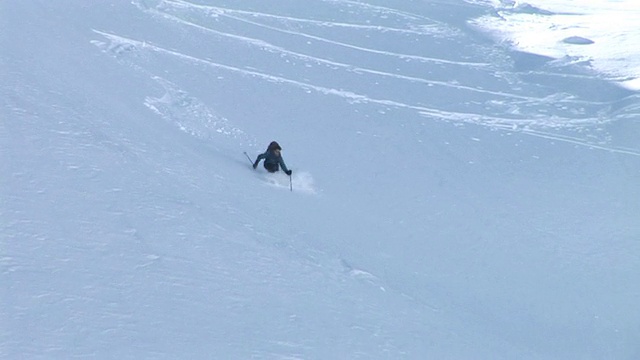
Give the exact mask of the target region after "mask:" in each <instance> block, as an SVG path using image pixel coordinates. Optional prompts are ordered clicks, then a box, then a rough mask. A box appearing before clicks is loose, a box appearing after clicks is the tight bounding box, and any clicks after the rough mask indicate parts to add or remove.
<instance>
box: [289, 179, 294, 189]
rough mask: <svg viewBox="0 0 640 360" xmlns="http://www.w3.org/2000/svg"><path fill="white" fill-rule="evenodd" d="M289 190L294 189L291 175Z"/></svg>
mask: <svg viewBox="0 0 640 360" xmlns="http://www.w3.org/2000/svg"><path fill="white" fill-rule="evenodd" d="M289 190H290V191H293V181H291V175H289Z"/></svg>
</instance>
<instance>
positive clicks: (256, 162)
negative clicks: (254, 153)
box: [253, 153, 267, 169]
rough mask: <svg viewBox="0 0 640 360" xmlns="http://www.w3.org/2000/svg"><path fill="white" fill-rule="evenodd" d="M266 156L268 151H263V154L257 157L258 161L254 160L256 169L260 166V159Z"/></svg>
mask: <svg viewBox="0 0 640 360" xmlns="http://www.w3.org/2000/svg"><path fill="white" fill-rule="evenodd" d="M266 157H267V153H262V154H260V155H258V157H257V158H256V161H254V162H253V168H254V169H255V168H256V167H257V166H258V164H259V163H260V160H263V159H264V158H266Z"/></svg>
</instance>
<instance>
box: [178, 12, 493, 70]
mask: <svg viewBox="0 0 640 360" xmlns="http://www.w3.org/2000/svg"><path fill="white" fill-rule="evenodd" d="M175 2H176V3H179V4H184V5H187V6H195V7H202V8H205V9H207V10H208V11H211V10H214V11H216V12H217V14H218V15H219V16H225V17H228V18H230V19H234V20H237V21H241V22H244V23H247V24H251V25H255V26H259V27H262V28H265V29H269V30H273V31H277V32H281V33H284V34H289V35H295V36H300V37H304V38H307V39H311V40H315V41H319V42H323V43H327V44H332V45H337V46H341V47H344V48H349V49H352V50H358V51H362V52H367V53H372V54H378V55H385V56H390V57H396V58H398V59H402V60H417V61H421V62H424V63H436V64H447V65H459V66H466V67H468V66H471V67H490V66H491V64H489V63H477V62H464V61H453V60H445V59H437V58H429V57H424V56H419V55H410V54H399V53H395V52H391V51H384V50H377V49H371V48H366V47H361V46H357V45H352V44H347V43H344V42H340V41H334V40H330V39H327V38H323V37H320V36H315V35H310V34H306V33H303V32H301V31H292V30H287V29H282V28H279V27H275V26H270V25H265V24H262V23H259V22H257V21H252V20H248V19H247V18H245V17H242V16H243V15H244V16H247V17H251V18H259V17H261V16H263V17H266V16H271V17H275V16H274V15H265V14H262V13H258V12H251V11H240V10H231V9H227V8H221V7H215V6H204V5H195V4H191V3H188V2H186V1H182V0H176V1H175ZM166 3H169V1H166ZM233 13H237V14H238V15H240V16H234V15H230V14H233ZM280 18H281V19H289V20H290V19H292V18H285V17H280ZM298 21H301V20H300V19H298ZM326 23H327V24H328V22H326ZM331 24H340V23H333V22H331ZM380 28H381V29H388V30H390V31H391V30H392V29H393V28H388V27H380ZM423 35H427V34H424V33H423Z"/></svg>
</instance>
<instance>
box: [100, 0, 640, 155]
mask: <svg viewBox="0 0 640 360" xmlns="http://www.w3.org/2000/svg"><path fill="white" fill-rule="evenodd" d="M320 1H322V2H324V3H327V4H332V5H335V6H339V7H346V8H358V9H360V10H362V11H366V12H369V13H371V14H378V15H379V16H380V18H391V17H395V18H397V19H402V20H403V21H406V22H407V25H406V27H407V28H399V27H390V26H382V25H376V24H366V25H364V24H352V23H345V22H336V21H326V20H315V19H305V18H300V17H292V16H282V15H277V14H270V13H264V12H259V11H248V10H241V9H231V8H227V7H219V6H212V5H200V4H195V3H192V2H189V1H185V0H160V1H158V2H156V3H155V6H154V5H147V4H144V3H143V2H141V1H138V0H136V1H134V2H133V4H135V5H136V6H137V7H138V9H140V10H141V11H143V12H146V13H148V14H150V15H151V16H156V17H160V18H164V19H165V20H167V21H171V22H174V23H177V24H179V25H182V26H188V27H193V28H196V29H198V30H200V31H203V32H205V33H208V34H213V35H215V36H218V37H221V38H226V39H231V40H232V41H238V42H242V43H244V44H247V45H249V46H251V47H254V48H256V49H258V50H260V51H266V52H270V53H275V54H279V55H280V56H282V57H288V58H292V59H296V60H300V61H304V62H307V63H310V64H311V63H313V64H317V65H322V66H326V67H327V68H329V69H330V70H343V71H346V72H349V73H354V74H358V75H361V74H367V75H371V76H373V77H380V78H387V79H395V80H400V81H406V82H407V83H419V84H426V85H428V86H439V87H443V88H450V89H456V90H460V91H468V92H472V93H477V94H482V95H490V96H493V97H499V98H502V99H504V101H503V100H499V99H495V100H492V101H490V102H489V103H488V106H491V107H494V109H493V112H494V113H496V114H498V113H499V114H505V115H507V116H508V117H504V116H495V115H491V114H489V115H484V114H482V115H481V114H476V113H473V112H453V111H447V110H440V109H437V108H433V107H429V106H425V105H422V104H409V103H406V102H402V101H398V100H392V99H379V98H373V97H370V96H367V95H365V94H361V93H358V92H354V91H349V89H337V88H332V87H327V86H319V85H315V84H313V83H309V82H304V81H300V80H298V79H290V78H285V77H282V76H277V75H273V74H268V73H265V72H262V71H259V70H256V69H246V68H244V69H243V68H239V67H235V66H230V65H225V64H222V63H218V62H215V61H212V60H210V59H203V58H199V57H196V56H192V55H189V54H186V53H184V52H180V51H179V50H176V49H167V48H164V47H162V46H161V45H159V44H152V43H149V42H146V41H143V40H136V39H133V38H129V37H123V36H119V35H116V34H109V33H106V32H102V31H98V30H94V31H95V32H96V33H98V34H100V35H102V36H104V37H106V38H107V39H109V40H110V41H111V43H112V45H110V46H109V48H110V49H115V48H124V49H129V48H132V49H138V50H146V51H152V52H156V53H160V54H164V55H169V56H172V57H176V58H179V59H181V60H182V61H188V62H192V63H194V64H200V65H206V66H209V67H212V68H216V69H218V70H223V71H229V72H233V73H236V74H239V75H241V76H245V77H253V78H258V79H261V80H263V81H268V82H273V83H280V84H286V85H288V86H293V87H296V88H299V89H301V90H303V91H305V92H307V93H312V92H315V93H319V94H323V95H332V96H338V97H341V98H343V99H344V100H345V101H348V102H349V103H352V104H372V105H377V106H382V107H386V108H395V109H405V110H412V111H415V112H417V113H418V114H419V115H420V116H423V117H428V118H435V119H440V120H446V121H449V122H453V123H470V124H475V125H481V126H487V127H490V128H493V129H496V130H500V131H505V132H519V133H523V134H528V135H531V136H535V137H541V138H546V139H550V140H555V141H562V142H567V143H572V144H575V145H580V146H586V147H589V148H594V149H600V150H606V151H612V152H617V153H624V154H628V155H634V156H640V151H638V150H635V149H623V148H615V147H611V146H607V145H606V141H603V140H602V139H595V140H594V139H593V138H587V137H585V138H576V137H570V136H566V135H561V134H556V133H552V132H550V130H552V131H562V130H569V131H581V130H583V129H589V128H597V127H601V126H603V125H605V124H607V123H608V122H611V120H610V119H607V118H604V117H602V116H601V115H596V116H595V117H593V116H591V117H579V116H580V114H582V113H583V112H584V111H585V109H584V108H581V107H580V106H601V107H606V106H609V105H611V103H607V102H590V101H585V100H581V99H576V98H574V97H573V96H572V95H570V94H560V93H558V94H552V95H549V96H546V97H544V98H538V97H531V96H526V95H519V94H515V93H509V92H503V91H492V90H486V89H479V88H476V87H470V86H465V85H464V84H459V83H457V82H454V81H451V82H447V81H437V80H429V79H425V78H421V77H416V76H410V75H404V74H399V73H393V72H388V71H382V70H376V69H371V68H366V67H361V66H358V65H356V64H349V63H344V62H339V61H333V60H329V59H325V58H321V57H317V56H313V55H308V54H304V53H300V52H296V51H292V50H289V49H286V48H283V47H281V46H277V45H274V44H272V43H270V42H268V41H265V40H262V39H257V38H253V37H247V36H242V35H238V34H233V33H229V32H224V31H219V30H216V29H214V28H212V27H209V26H204V25H201V24H198V23H195V22H194V21H196V20H186V19H184V18H182V17H181V16H180V15H182V14H174V13H171V12H172V11H173V12H176V11H192V12H193V13H194V14H195V15H202V16H205V17H207V18H211V17H214V18H215V17H226V18H228V19H233V20H235V21H240V22H243V23H246V24H250V25H252V26H257V27H260V28H263V29H266V30H270V31H276V32H280V33H283V34H287V35H293V36H296V37H300V38H303V39H308V40H313V41H316V42H322V43H325V44H330V45H335V46H339V47H343V48H347V49H351V50H355V51H359V52H363V53H369V54H376V55H382V56H388V57H392V58H396V59H401V60H404V61H419V62H423V63H431V64H441V65H446V66H461V67H467V68H468V67H474V68H477V69H478V70H479V71H487V72H492V71H494V70H493V66H492V64H491V63H479V62H464V61H453V60H446V59H437V58H429V57H424V56H419V55H412V54H403V53H397V52H391V51H386V50H380V49H372V48H368V47H362V46H358V45H357V44H349V43H344V42H340V41H334V40H331V39H327V38H324V37H320V36H316V35H311V34H308V33H304V32H302V31H294V30H291V24H304V25H309V26H312V27H324V28H331V27H338V28H345V29H353V30H360V31H366V32H378V33H398V34H405V35H406V34H410V35H416V36H431V37H433V36H436V35H437V34H448V36H449V37H451V36H459V34H457V30H456V29H449V27H448V26H447V25H445V24H440V23H438V22H436V21H434V20H432V19H429V18H428V17H424V16H421V15H418V14H414V13H409V12H405V11H401V10H397V9H392V8H389V7H384V6H378V5H372V4H365V3H361V2H357V1H350V0H320ZM261 19H264V20H273V21H276V22H278V23H280V24H282V27H280V26H275V25H273V24H265V23H262V22H260V20H261ZM425 23H426V24H425ZM110 51H111V50H110ZM115 55H116V57H118V54H117V51H116V54H115ZM132 65H133V66H134V67H135V66H136V65H135V64H132ZM518 74H520V75H523V74H522V73H518V72H514V75H518ZM527 74H542V75H548V76H553V75H556V74H553V73H546V72H529V73H527ZM557 76H561V77H571V76H573V77H580V76H581V75H563V74H557ZM152 77H153V76H152ZM162 86H165V85H162ZM165 87H166V86H165ZM176 91H178V92H179V90H176ZM167 93H169V92H167ZM174 93H175V92H174ZM166 100H167V99H163V98H151V97H149V98H147V100H146V102H145V105H146V106H147V107H149V108H150V109H151V110H153V111H156V112H157V113H159V114H160V113H161V112H162V111H161V110H159V109H158V105H161V106H162V105H164V106H165V108H166V106H169V105H170V104H167V103H165V101H166ZM513 100H515V101H513ZM541 103H547V104H550V105H551V104H554V105H556V106H560V107H561V109H562V110H563V111H568V112H569V115H570V116H571V115H575V116H576V117H575V118H574V117H565V116H557V115H556V116H548V114H544V113H533V114H532V113H528V112H527V107H528V106H529V105H532V104H533V105H535V104H541ZM201 107H204V108H206V106H204V104H202V106H201ZM496 107H497V108H496ZM205 110H206V109H205ZM170 112H171V110H170V109H165V111H164V115H163V114H160V115H163V116H164V117H168V116H167V113H170ZM187 112H188V111H187ZM205 112H206V111H205ZM205 115H207V114H205ZM206 117H207V118H208V119H209V120H208V121H209V122H212V123H213V124H215V121H211V119H214V120H215V117H214V116H212V115H210V114H209V115H207V116H206ZM181 121H183V120H176V121H175V122H176V123H177V125H178V126H180V127H181V129H182V130H184V131H187V132H191V133H192V134H194V135H200V136H202V134H199V133H197V131H195V130H193V129H188V128H185V127H184V126H183V124H182V123H181ZM225 121H226V120H225ZM196 130H197V129H196ZM229 131H231V132H238V131H239V130H238V129H232V128H228V127H226V126H221V127H220V128H219V129H218V132H223V133H229Z"/></svg>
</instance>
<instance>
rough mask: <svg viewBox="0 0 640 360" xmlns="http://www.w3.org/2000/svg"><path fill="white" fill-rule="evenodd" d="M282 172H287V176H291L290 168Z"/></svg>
mask: <svg viewBox="0 0 640 360" xmlns="http://www.w3.org/2000/svg"><path fill="white" fill-rule="evenodd" d="M284 173H285V174H287V175H289V176H291V174H292V173H293V171H291V170H287V171H285V172H284Z"/></svg>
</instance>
